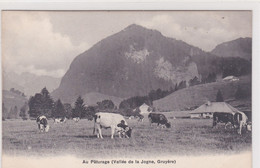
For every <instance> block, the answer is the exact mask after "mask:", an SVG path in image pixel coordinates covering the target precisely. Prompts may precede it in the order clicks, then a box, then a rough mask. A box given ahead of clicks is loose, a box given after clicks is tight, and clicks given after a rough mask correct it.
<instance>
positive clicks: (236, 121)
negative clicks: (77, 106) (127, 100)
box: [36, 112, 251, 139]
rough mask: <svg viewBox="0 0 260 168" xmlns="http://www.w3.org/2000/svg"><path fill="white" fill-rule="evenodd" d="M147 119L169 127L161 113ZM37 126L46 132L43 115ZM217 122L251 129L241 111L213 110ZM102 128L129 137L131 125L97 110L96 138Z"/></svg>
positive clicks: (215, 122) (118, 116) (112, 134)
mask: <svg viewBox="0 0 260 168" xmlns="http://www.w3.org/2000/svg"><path fill="white" fill-rule="evenodd" d="M143 118H144V116H140V117H139V121H142V120H143ZM148 119H149V121H150V125H152V124H153V123H156V124H157V126H161V127H166V128H170V127H171V123H170V122H169V121H168V119H167V118H166V116H165V115H164V114H161V113H153V112H152V113H149V115H148ZM73 120H74V121H75V122H78V121H79V120H80V118H73ZM36 122H37V124H38V128H39V130H40V131H41V132H48V131H49V125H48V121H47V118H46V117H45V116H39V117H37V119H36ZM62 122H66V118H60V119H54V123H62ZM217 123H225V129H226V127H227V125H231V126H232V128H234V129H237V132H238V134H241V133H242V129H243V128H246V130H247V131H251V123H250V122H248V118H247V116H246V115H245V114H244V113H243V112H237V113H234V114H233V113H220V112H215V113H214V114H213V128H214V127H216V125H217ZM102 128H111V138H112V139H113V138H114V134H115V133H118V135H119V137H120V138H122V137H125V138H130V137H131V133H132V129H133V128H132V127H129V126H128V124H127V122H126V120H125V118H124V117H123V116H122V115H120V114H116V113H105V112H98V113H96V114H95V116H94V129H93V134H95V133H96V135H97V138H103V136H102V131H101V129H102Z"/></svg>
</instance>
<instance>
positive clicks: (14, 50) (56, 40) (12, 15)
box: [2, 12, 89, 77]
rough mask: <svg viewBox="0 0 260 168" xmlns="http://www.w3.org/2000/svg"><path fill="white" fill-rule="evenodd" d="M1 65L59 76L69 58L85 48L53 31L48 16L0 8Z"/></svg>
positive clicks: (64, 70) (86, 47)
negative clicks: (1, 32)
mask: <svg viewBox="0 0 260 168" xmlns="http://www.w3.org/2000/svg"><path fill="white" fill-rule="evenodd" d="M2 23H3V24H2V26H3V34H2V37H3V38H2V44H3V68H4V69H6V70H7V71H14V72H17V73H22V72H30V73H34V74H36V75H48V76H53V77H61V76H63V75H64V73H65V72H66V70H67V69H68V67H69V65H70V63H71V62H72V60H73V59H74V58H75V57H76V56H77V55H78V54H80V53H81V52H83V51H85V50H86V49H88V48H89V45H88V44H87V43H84V42H82V43H80V44H79V45H75V44H73V43H72V42H71V40H70V38H69V36H67V35H64V34H60V33H58V32H54V31H53V27H52V24H51V22H50V20H49V16H48V15H47V14H46V13H37V12H33V13H32V12H3V22H2Z"/></svg>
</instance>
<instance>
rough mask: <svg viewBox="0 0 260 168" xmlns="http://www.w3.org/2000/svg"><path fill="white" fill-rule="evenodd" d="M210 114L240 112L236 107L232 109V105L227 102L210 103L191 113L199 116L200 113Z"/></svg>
mask: <svg viewBox="0 0 260 168" xmlns="http://www.w3.org/2000/svg"><path fill="white" fill-rule="evenodd" d="M209 112H212V113H213V112H224V113H236V112H240V111H239V110H238V109H236V108H235V107H232V106H231V105H230V104H228V103H226V102H210V103H209V102H208V103H205V104H203V105H201V106H200V107H198V108H197V109H195V110H193V111H191V112H190V114H198V113H209Z"/></svg>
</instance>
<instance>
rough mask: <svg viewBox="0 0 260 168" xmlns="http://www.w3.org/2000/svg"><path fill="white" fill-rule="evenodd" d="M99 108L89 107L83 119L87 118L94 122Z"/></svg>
mask: <svg viewBox="0 0 260 168" xmlns="http://www.w3.org/2000/svg"><path fill="white" fill-rule="evenodd" d="M97 109H98V107H97V106H88V107H87V108H86V110H85V111H84V112H83V114H82V116H81V117H82V118H87V119H88V120H93V117H94V115H95V113H96V111H97Z"/></svg>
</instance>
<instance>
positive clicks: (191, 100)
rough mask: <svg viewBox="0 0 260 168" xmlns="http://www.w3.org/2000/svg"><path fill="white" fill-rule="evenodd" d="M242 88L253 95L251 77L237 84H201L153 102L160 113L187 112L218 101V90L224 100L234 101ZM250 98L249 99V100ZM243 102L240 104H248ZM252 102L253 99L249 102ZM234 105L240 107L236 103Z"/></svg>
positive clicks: (220, 82)
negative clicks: (239, 88) (238, 90)
mask: <svg viewBox="0 0 260 168" xmlns="http://www.w3.org/2000/svg"><path fill="white" fill-rule="evenodd" d="M238 86H240V87H241V88H242V89H243V90H245V91H246V92H248V93H251V77H250V76H243V77H241V78H240V80H239V81H236V82H225V81H218V82H213V83H207V84H201V85H196V86H192V87H188V88H185V89H181V90H178V91H176V92H174V93H172V94H170V95H169V96H167V97H164V98H162V99H160V100H156V101H154V102H153V106H154V107H156V108H157V109H158V110H160V111H172V110H187V109H190V108H192V107H196V106H200V105H202V104H203V103H206V102H207V101H208V100H209V101H216V95H217V91H218V89H219V90H220V91H221V92H222V94H223V97H224V100H225V101H230V100H234V96H235V92H236V90H237V88H238ZM248 99H250V97H248V98H247V100H248ZM247 100H243V101H241V102H240V103H244V102H248V101H247ZM249 101H251V99H250V100H249ZM232 103H233V104H235V105H236V106H239V104H237V103H236V102H234V101H232Z"/></svg>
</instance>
